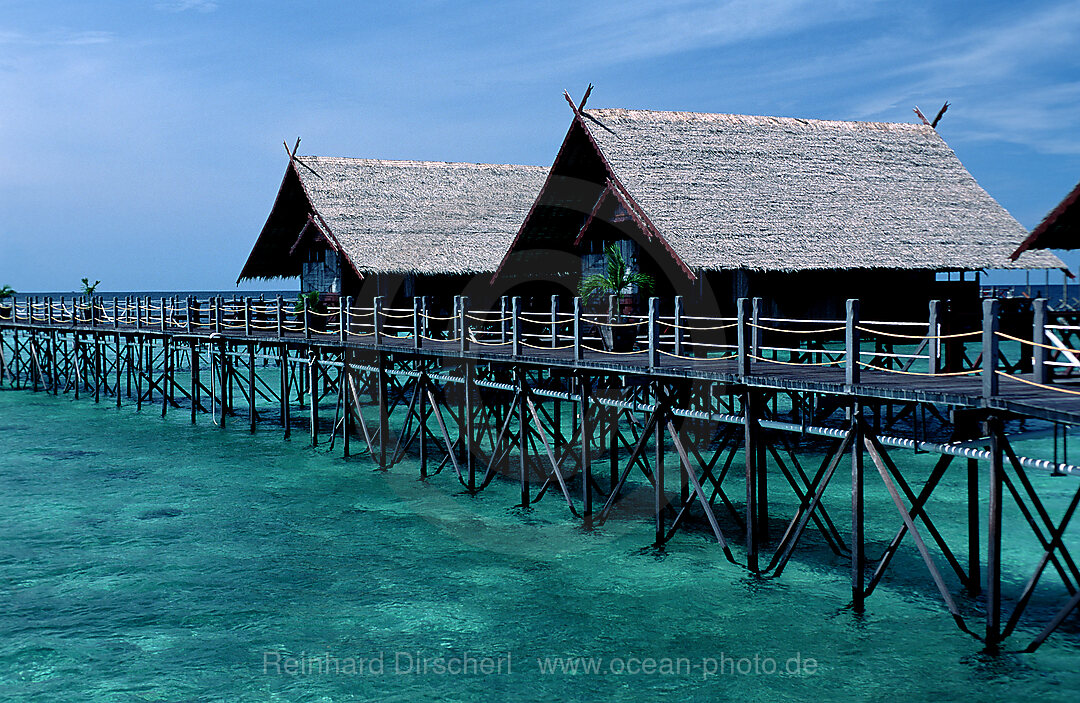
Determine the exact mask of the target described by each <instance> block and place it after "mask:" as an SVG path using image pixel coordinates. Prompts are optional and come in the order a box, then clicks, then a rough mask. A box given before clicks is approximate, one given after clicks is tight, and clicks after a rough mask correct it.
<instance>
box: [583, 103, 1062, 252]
mask: <svg viewBox="0 0 1080 703" xmlns="http://www.w3.org/2000/svg"><path fill="white" fill-rule="evenodd" d="M581 114H582V116H583V119H582V123H583V124H584V125H585V127H586V129H587V130H588V132H589V133H590V134H591V136H592V139H593V140H594V141H595V143H596V145H597V146H598V147H599V150H600V152H601V154H602V155H603V157H604V159H605V160H606V162H607V164H608V165H609V167H610V169H611V172H612V174H613V175H614V177H615V179H616V180H617V181H619V182H621V184H622V185H623V186H625V188H626V191H627V192H628V193H629V195H630V196H631V197H632V198H633V200H634V201H636V203H637V204H638V205H639V206H640V208H641V210H642V211H643V212H644V215H645V216H646V218H647V220H648V221H651V223H652V225H653V226H654V227H655V229H656V233H657V234H659V235H660V236H661V237H662V238H663V239H664V240H666V241H667V243H668V245H669V246H670V248H671V250H672V251H673V253H674V254H675V255H677V256H678V257H679V258H681V259H682V261H683V262H684V263H685V264H686V265H687V266H688V267H689V268H690V269H694V270H719V269H750V270H763V271H795V270H806V269H838V268H879V267H880V268H892V269H936V270H976V269H999V268H1063V267H1064V264H1063V263H1062V262H1061V261H1060V260H1059V259H1058V258H1057V257H1055V256H1053V255H1052V254H1049V253H1048V252H1029V253H1028V254H1025V255H1024V256H1023V257H1022V258H1021V259H1020V260H1019V261H1017V262H1013V261H1011V260H1010V259H1009V254H1010V252H1012V250H1013V248H1014V247H1015V246H1016V242H1018V241H1020V240H1021V239H1022V238H1023V237H1024V235H1025V233H1026V231H1025V230H1024V228H1023V227H1022V226H1021V225H1020V223H1018V222H1017V221H1016V220H1015V219H1014V218H1013V217H1012V216H1011V215H1010V214H1009V213H1008V212H1006V211H1005V209H1004V208H1002V207H1001V206H1000V205H999V204H998V203H997V202H996V201H995V200H994V199H993V198H992V197H990V195H989V194H987V192H986V191H985V190H983V189H982V188H981V187H980V186H979V184H978V183H976V182H975V179H974V178H973V177H972V176H971V174H969V173H968V172H967V170H966V169H965V168H964V166H963V164H961V163H960V160H959V159H957V157H956V154H954V153H953V151H952V149H950V148H949V146H948V145H947V144H946V143H945V141H944V140H943V139H942V138H941V137H940V136H939V135H938V133H937V132H936V131H935V130H934V129H932V128H930V127H928V126H926V125H916V124H888V123H875V122H833V121H822V120H802V119H792V118H784V117H751V116H743V115H722V114H703V113H691V112H654V111H648V110H621V109H605V110H585V111H583V112H582V113H581Z"/></svg>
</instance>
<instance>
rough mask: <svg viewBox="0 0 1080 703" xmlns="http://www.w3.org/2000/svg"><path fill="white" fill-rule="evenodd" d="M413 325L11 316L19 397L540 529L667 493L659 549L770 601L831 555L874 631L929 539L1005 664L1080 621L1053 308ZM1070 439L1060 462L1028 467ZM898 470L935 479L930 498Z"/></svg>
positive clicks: (230, 313) (624, 511)
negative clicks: (809, 549)
mask: <svg viewBox="0 0 1080 703" xmlns="http://www.w3.org/2000/svg"><path fill="white" fill-rule="evenodd" d="M411 302H412V307H411V308H401V307H399V308H391V307H387V306H385V303H384V301H383V300H382V299H380V298H376V299H374V300H373V301H371V303H370V305H367V306H360V305H354V304H353V301H351V300H347V299H346V300H344V301H342V304H341V305H340V306H338V307H331V308H329V309H327V310H325V311H322V310H313V309H311V308H310V307H308V306H307V304H305V306H304V308H303V309H300V310H296V309H295V308H294V306H293V304H292V303H288V304H286V303H285V302H283V301H282V300H281V299H280V298H278V299H277V300H272V301H265V300H252V299H245V300H237V299H234V300H222V299H209V300H196V299H195V298H187V299H185V300H177V299H159V300H157V301H151V300H147V299H137V300H136V299H127V300H116V299H113V300H111V301H106V300H103V299H94V300H80V299H76V300H59V301H56V300H36V299H29V300H24V301H20V302H19V303H17V304H16V305H15V306H14V307H8V308H0V385H5V386H6V387H9V388H25V389H29V390H33V391H38V392H48V393H53V394H59V393H61V392H62V393H67V394H72V395H74V397H76V398H79V397H82V396H92V397H93V399H94V401H95V402H101V401H103V400H104V401H107V402H114V403H115V404H116V405H117V406H120V405H122V404H132V403H133V404H134V405H135V406H136V407H138V408H139V409H144V408H145V409H150V408H153V409H154V410H155V411H156V410H157V409H159V408H160V412H161V414H162V415H165V414H166V413H168V412H170V411H172V412H186V413H189V414H190V418H191V421H192V422H195V421H196V420H197V419H198V417H199V416H200V415H207V416H209V417H210V418H211V419H212V420H213V422H215V423H217V424H218V425H220V426H221V427H225V426H227V425H231V424H233V423H235V422H245V423H246V425H247V427H248V428H249V429H250V430H251V431H252V432H254V431H256V430H257V429H260V428H268V427H279V428H280V431H282V432H283V433H284V435H285V436H286V437H288V436H290V434H291V433H293V432H295V431H303V432H306V433H307V434H308V436H309V437H310V441H311V443H312V444H316V445H318V444H328V445H329V446H331V447H336V445H337V443H338V442H340V443H341V447H342V452H343V454H344V456H346V457H348V456H350V455H357V454H360V455H367V456H369V457H370V458H371V460H372V461H374V462H375V463H376V464H377V466H378V467H380V468H382V469H391V468H392V467H394V466H395V465H397V464H398V463H400V462H401V461H402V460H403V459H404V458H406V457H409V458H410V459H411V460H414V461H415V462H416V463H417V464H418V466H419V473H420V477H421V478H423V479H431V478H433V477H435V476H437V475H439V474H440V473H442V472H444V471H446V472H447V473H448V474H449V473H450V472H452V473H453V475H454V477H455V478H456V480H457V481H459V482H460V485H461V486H462V487H463V488H464V490H466V491H468V492H470V493H476V492H479V491H482V490H484V489H485V488H486V487H487V486H489V485H490V484H491V482H492V481H493V480H495V479H496V478H500V479H501V480H510V481H514V482H515V483H516V484H518V485H519V486H520V501H521V504H522V505H524V506H528V505H531V504H533V503H535V502H537V501H539V500H541V499H542V498H544V497H546V496H548V495H549V494H550V496H551V497H552V498H553V499H554V500H557V501H560V503H564V504H565V506H566V509H567V511H568V512H569V513H570V514H571V515H573V516H574V517H575V518H577V519H580V520H581V521H582V523H583V524H584V525H585V526H586V527H590V528H593V527H600V526H602V525H603V524H604V523H605V522H607V521H608V520H611V519H617V518H619V517H624V516H626V515H628V514H632V513H633V511H632V510H631V509H630V507H629V506H627V501H626V500H625V498H626V496H628V495H629V494H630V493H631V492H633V491H635V490H636V491H637V494H638V495H640V493H641V490H647V491H650V492H651V499H650V502H651V506H650V510H649V518H650V520H651V522H652V523H653V527H654V535H653V543H654V544H655V545H656V546H657V547H658V548H659V547H662V546H663V545H665V544H667V543H668V542H670V541H671V540H672V538H673V537H674V536H675V535H676V534H678V533H679V532H680V531H683V530H695V531H699V532H700V531H704V532H705V534H708V535H710V537H711V538H713V539H715V540H716V542H717V544H718V546H719V549H720V551H721V552H722V554H723V555H724V557H725V559H726V560H727V561H728V562H731V564H733V565H736V566H735V567H733V568H745V569H747V570H749V571H750V572H752V573H754V574H758V575H760V576H761V577H773V578H777V577H780V576H781V574H782V573H783V571H784V569H785V567H786V566H787V564H788V563H789V560H790V559H791V558H792V557H793V556H794V555H795V554H796V551H797V549H798V547H799V544H800V542H801V541H804V536H805V535H806V534H807V533H808V532H816V533H817V534H818V535H819V536H820V537H819V538H820V540H821V542H822V543H823V544H824V545H826V547H827V548H828V549H829V550H831V551H832V552H833V553H834V554H835V555H838V556H839V557H842V558H843V559H844V561H845V563H846V562H850V574H851V592H852V607H853V609H854V610H855V611H861V610H862V609H863V608H864V607H865V602H866V599H867V598H868V597H869V596H870V595H871V594H872V593H873V592H874V590H875V588H876V587H877V585H878V584H879V583H880V582H881V580H882V579H883V577H884V576H885V574H886V571H887V570H888V568H889V566H890V564H891V563H892V562H893V559H894V557H895V556H896V554H897V553H898V552H899V551H900V550H901V549H902V547H903V544H904V542H905V538H906V537H907V536H909V535H910V538H911V544H912V545H913V546H914V548H915V550H916V552H917V553H918V555H919V558H920V559H921V562H922V563H923V564H924V565H925V568H926V571H927V574H928V576H929V577H930V578H929V582H930V585H929V586H928V587H929V588H932V589H933V591H934V592H936V593H937V594H939V595H940V598H941V600H942V601H943V603H944V605H945V610H946V611H947V612H948V613H949V614H950V615H951V617H953V618H954V619H955V621H956V623H957V625H958V626H959V627H960V628H961V629H962V630H963V631H965V632H968V633H970V634H972V635H973V636H975V637H977V638H978V639H980V640H982V641H983V642H984V644H985V647H986V649H987V651H990V652H997V651H1000V650H1001V649H1002V648H1003V647H1004V646H1005V643H1006V640H1007V638H1008V637H1009V636H1010V635H1012V634H1013V633H1015V632H1016V631H1017V628H1018V627H1021V626H1022V627H1023V628H1024V630H1025V631H1031V632H1035V633H1037V634H1036V635H1035V636H1034V638H1031V636H1030V635H1029V636H1028V637H1026V638H1024V640H1023V641H1021V642H1019V647H1020V648H1023V649H1025V650H1026V651H1033V650H1035V649H1036V648H1038V647H1039V646H1040V645H1041V644H1042V643H1043V642H1044V641H1045V640H1046V638H1047V637H1049V636H1050V635H1051V634H1053V633H1054V632H1055V631H1056V630H1058V629H1059V627H1061V626H1062V624H1063V623H1065V622H1066V621H1067V620H1068V619H1069V617H1070V615H1072V614H1073V613H1074V612H1075V611H1076V609H1077V606H1078V605H1080V568H1078V567H1077V564H1076V563H1075V561H1074V559H1073V557H1072V555H1071V554H1070V552H1069V550H1068V548H1067V546H1066V541H1067V540H1068V539H1069V535H1067V534H1066V533H1067V530H1068V527H1069V524H1070V522H1071V519H1072V517H1073V514H1074V512H1075V510H1076V508H1077V505H1078V504H1080V483H1078V484H1076V487H1075V490H1074V493H1075V495H1074V497H1073V498H1072V499H1071V501H1070V502H1069V503H1068V506H1067V507H1066V509H1065V510H1064V512H1061V514H1059V515H1051V514H1050V512H1051V511H1050V510H1049V509H1048V508H1047V506H1046V504H1045V501H1044V500H1043V497H1042V496H1041V495H1040V485H1042V483H1041V482H1043V481H1045V480H1046V477H1048V476H1071V477H1072V478H1065V479H1055V480H1069V481H1072V480H1075V478H1077V477H1080V467H1078V466H1074V465H1072V464H1070V463H1069V461H1068V458H1067V455H1065V453H1064V452H1065V451H1066V449H1067V445H1066V443H1065V438H1066V437H1067V434H1066V430H1067V429H1068V428H1069V427H1070V426H1072V425H1075V424H1080V383H1077V384H1075V385H1074V381H1073V380H1072V377H1071V375H1070V374H1072V373H1074V372H1075V371H1076V370H1080V359H1078V355H1080V351H1076V352H1074V351H1073V350H1072V349H1070V348H1069V347H1068V346H1067V345H1066V343H1067V342H1068V341H1069V340H1070V339H1071V338H1075V337H1076V336H1077V335H1080V327H1077V326H1075V325H1072V324H1069V320H1067V319H1065V318H1062V317H1061V316H1055V314H1054V313H1051V312H1048V311H1047V310H1046V308H1045V301H1036V303H1035V311H1034V320H1033V322H1032V324H1031V327H1030V329H1029V330H1027V331H1026V333H1024V332H1017V330H1015V329H1013V328H1012V327H1010V328H1008V329H1002V328H1001V326H1000V323H1001V320H1002V317H1001V316H1000V314H999V309H998V308H999V302H998V301H996V300H986V301H984V311H983V313H984V314H983V320H982V326H981V329H972V330H966V331H956V332H947V331H943V329H942V325H941V324H940V322H939V321H938V317H937V315H938V312H937V311H938V308H937V307H935V304H934V303H931V305H930V308H929V310H928V315H927V319H925V320H919V321H914V322H912V321H888V320H877V321H875V320H862V319H861V318H860V314H859V304H858V301H856V300H852V301H849V302H848V306H847V314H846V317H845V319H842V320H794V319H776V318H768V317H764V316H762V315H761V314H760V306H759V305H758V303H757V301H755V300H747V299H742V300H740V301H738V307H737V311H738V312H737V315H736V316H734V317H731V318H724V317H700V316H698V317H692V316H688V315H686V314H684V312H683V308H682V304H681V301H680V300H678V299H676V300H673V301H662V300H659V299H655V298H654V299H652V300H650V303H649V306H648V309H647V313H646V314H642V315H619V314H615V315H611V314H604V313H597V312H591V311H588V310H586V309H585V306H583V304H582V301H581V300H579V299H573V300H572V301H566V302H567V304H566V305H565V307H566V309H560V306H559V300H558V299H554V298H553V299H552V301H551V305H550V308H548V307H547V306H546V303H545V306H544V309H543V310H540V309H536V306H535V305H534V306H533V308H532V309H528V310H525V309H523V308H522V301H521V300H520V299H518V298H512V299H505V298H504V299H501V300H500V301H498V303H497V304H496V305H494V306H492V307H491V309H473V308H471V307H470V304H469V300H468V299H466V298H461V297H459V298H456V299H455V300H454V301H453V305H452V306H447V309H446V312H443V313H441V314H435V313H434V312H433V311H435V310H436V309H437V308H435V307H434V305H433V304H432V301H429V300H427V299H424V298H416V299H413V300H412V301H411ZM621 330H626V331H628V333H626V334H623V333H621V332H620V331H621ZM617 333H618V334H617ZM618 339H621V340H622V341H623V345H620V344H617V343H616V342H617V340H618ZM972 358H974V361H971V359H972ZM946 361H948V363H945V362H946ZM946 369H947V370H946ZM1021 427H1023V428H1024V429H1021ZM1032 427H1034V429H1032ZM1051 434H1052V436H1053V437H1054V438H1055V441H1054V445H1053V446H1054V452H1053V454H1054V455H1053V456H1049V457H1046V456H1041V457H1040V456H1020V455H1018V453H1017V452H1016V451H1015V450H1014V448H1013V442H1014V441H1015V439H1016V438H1017V437H1029V436H1050V435H1051ZM1059 436H1060V438H1061V440H1062V441H1061V452H1062V454H1061V456H1058V446H1059V443H1058V441H1057V438H1058V437H1059ZM898 451H906V452H920V453H931V454H936V455H938V457H939V459H938V461H937V463H936V465H935V467H934V469H933V470H932V471H931V472H930V474H929V475H928V476H922V475H919V476H918V477H916V476H915V475H913V474H912V473H911V472H908V471H905V468H904V466H903V462H900V461H898V460H897V459H896V456H897V452H898ZM808 454H813V458H814V461H815V464H816V466H811V465H809V464H807V463H806V458H807V455H808ZM957 459H959V460H961V461H959V462H957V461H956V460H957ZM842 466H843V468H841V467H842ZM950 471H951V472H953V473H956V474H958V475H960V476H961V477H962V480H963V481H965V482H966V484H965V485H966V514H965V515H964V525H963V527H964V532H965V533H966V537H965V539H964V540H961V541H962V542H963V544H960V545H957V544H950V543H949V541H948V540H947V539H946V537H945V536H944V533H946V532H948V530H945V531H943V530H941V529H939V524H940V523H935V522H934V519H933V518H932V516H931V514H929V513H930V512H931V511H930V509H929V508H928V507H927V504H928V501H930V499H931V497H932V496H933V495H934V492H935V490H936V489H938V488H939V486H940V485H941V482H942V479H943V478H944V477H945V475H946V473H947V472H950ZM950 475H952V474H950ZM871 481H881V483H882V485H883V486H884V488H885V489H886V491H887V493H888V495H889V497H890V498H891V501H892V504H893V506H894V507H895V514H894V515H892V516H891V518H892V519H895V520H896V532H895V536H894V537H893V538H892V539H891V540H890V541H889V542H888V543H887V546H886V547H885V549H884V552H883V553H882V554H881V555H880V556H878V555H872V556H870V555H868V554H867V549H866V538H865V534H864V524H865V518H866V514H865V513H866V503H865V493H866V486H867V484H868V483H869V482H871ZM830 487H831V488H832V489H833V490H832V491H831V492H828V494H829V495H842V496H843V497H844V500H843V506H844V507H843V510H844V514H839V513H838V509H837V507H836V505H835V502H833V504H831V505H829V504H828V503H829V501H827V500H826V495H827V491H828V489H830ZM638 489H640V490H638ZM781 496H783V497H784V498H785V499H787V498H791V497H792V496H793V501H792V500H779V498H780V497H781ZM792 502H794V504H795V505H796V508H795V510H794V512H793V513H792V514H788V515H777V514H776V511H777V510H778V509H780V507H785V509H786V506H789V505H791V504H792ZM1007 502H1008V503H1012V504H1015V506H1016V507H1017V508H1018V509H1019V511H1020V513H1021V514H1022V516H1023V519H1024V520H1025V522H1026V525H1027V526H1028V527H1029V528H1030V532H1031V534H1032V535H1033V536H1034V538H1035V540H1036V541H1037V543H1038V544H1039V545H1040V549H1041V554H1039V555H1037V558H1038V566H1037V568H1036V569H1035V571H1034V572H1033V573H1032V574H1029V575H1025V577H1026V581H1025V586H1024V588H1023V589H1022V590H1020V591H1019V592H1013V591H1012V590H1009V592H1008V593H1005V594H1003V592H1002V584H1003V582H1004V581H1005V580H1006V579H1005V578H1004V577H1003V566H1002V559H1001V555H1002V548H1003V545H1002V539H1003V531H1002V519H1003V518H1002V515H1003V513H1002V508H1003V505H1005V504H1006V503H1007ZM1010 509H1011V508H1010ZM873 517H874V518H875V519H876V520H884V519H885V518H886V517H887V516H884V515H875V516H873ZM778 521H779V522H778ZM778 524H782V525H783V526H784V527H783V529H782V530H779V529H776V527H777V525H778ZM954 541H955V540H954ZM942 562H943V563H944V566H942V564H941V563H942ZM1006 576H1008V574H1006ZM1011 576H1013V577H1015V576H1016V574H1012V575H1011ZM1044 577H1046V578H1044ZM1051 579H1056V581H1057V582H1060V586H1059V585H1058V584H1057V583H1049V582H1050V581H1051ZM1040 586H1041V587H1042V588H1040ZM1062 587H1063V589H1064V596H1063V598H1062V600H1063V602H1061V603H1060V604H1059V605H1057V606H1055V608H1054V610H1056V612H1054V613H1053V614H1051V615H1050V616H1049V617H1042V616H1040V619H1036V618H1035V617H1034V616H1033V614H1032V613H1033V609H1031V608H1029V605H1030V604H1031V603H1032V601H1033V599H1034V598H1037V597H1043V596H1042V595H1039V594H1043V595H1045V594H1046V593H1049V594H1051V595H1055V594H1059V593H1060V592H1061V591H1062ZM973 613H976V614H978V617H980V618H981V619H982V620H983V621H984V622H983V624H982V626H981V627H976V626H975V625H973V624H972V623H973V619H974V617H975V616H974V615H973ZM1025 616H1027V617H1025ZM1075 631H1076V627H1075V626H1073V628H1072V632H1075Z"/></svg>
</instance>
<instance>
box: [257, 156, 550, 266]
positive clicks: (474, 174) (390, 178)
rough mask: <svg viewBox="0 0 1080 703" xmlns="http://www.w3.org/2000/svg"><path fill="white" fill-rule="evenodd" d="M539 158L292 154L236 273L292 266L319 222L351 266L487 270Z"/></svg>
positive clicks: (538, 177) (507, 235)
mask: <svg viewBox="0 0 1080 703" xmlns="http://www.w3.org/2000/svg"><path fill="white" fill-rule="evenodd" d="M545 174H546V169H544V168H541V167H538V166H509V165H491V164H468V163H443V162H433V161H380V160H374V159H351V158H339V157H326V156H297V157H295V160H294V161H293V162H290V164H289V168H288V170H287V171H286V174H285V178H284V180H283V181H282V185H281V189H280V190H279V192H278V197H277V200H276V201H275V203H274V208H273V210H272V211H271V213H270V216H269V217H268V218H267V221H266V224H265V225H264V227H263V231H262V233H261V234H260V235H259V240H258V241H257V242H256V244H255V248H254V249H253V250H252V252H251V255H250V257H249V259H248V262H247V264H246V265H245V267H244V270H243V272H242V273H241V275H240V278H241V279H244V278H256V277H272V276H295V275H298V274H299V270H300V262H299V261H297V260H295V259H293V258H292V257H291V256H290V255H289V249H290V248H291V247H292V246H293V245H294V244H295V243H296V240H297V239H298V237H299V235H300V234H301V230H303V229H304V227H308V228H310V227H312V226H314V227H317V228H318V230H320V231H321V232H322V234H323V235H324V236H325V238H326V239H327V241H328V242H329V243H330V245H331V246H332V247H334V248H335V249H338V250H339V251H341V252H342V253H343V254H344V255H345V257H346V259H347V260H348V262H349V263H350V264H351V265H352V267H353V269H355V270H356V271H357V272H358V273H360V274H362V275H366V274H369V273H420V274H471V273H479V272H487V271H494V270H495V267H496V266H497V265H498V263H499V261H500V259H501V258H502V255H503V253H504V252H505V251H506V249H507V247H509V245H510V241H511V240H512V239H513V237H514V233H515V232H517V229H518V226H519V225H520V224H521V221H522V220H523V219H524V217H525V214H526V213H527V212H528V210H529V206H530V205H531V204H532V201H533V199H534V198H535V196H536V193H537V191H538V190H539V189H540V186H541V185H542V184H543V182H544V176H545Z"/></svg>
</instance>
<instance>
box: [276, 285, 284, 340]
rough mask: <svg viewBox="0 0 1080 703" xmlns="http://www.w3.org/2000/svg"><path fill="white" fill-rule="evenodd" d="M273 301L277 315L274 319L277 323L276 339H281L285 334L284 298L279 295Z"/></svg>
mask: <svg viewBox="0 0 1080 703" xmlns="http://www.w3.org/2000/svg"><path fill="white" fill-rule="evenodd" d="M274 303H275V304H276V305H277V315H275V317H276V318H277V319H276V320H275V322H276V323H277V336H278V339H281V338H282V337H284V336H285V300H284V299H283V298H282V297H281V296H280V295H279V296H278V297H277V299H276V300H275V301H274Z"/></svg>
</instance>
